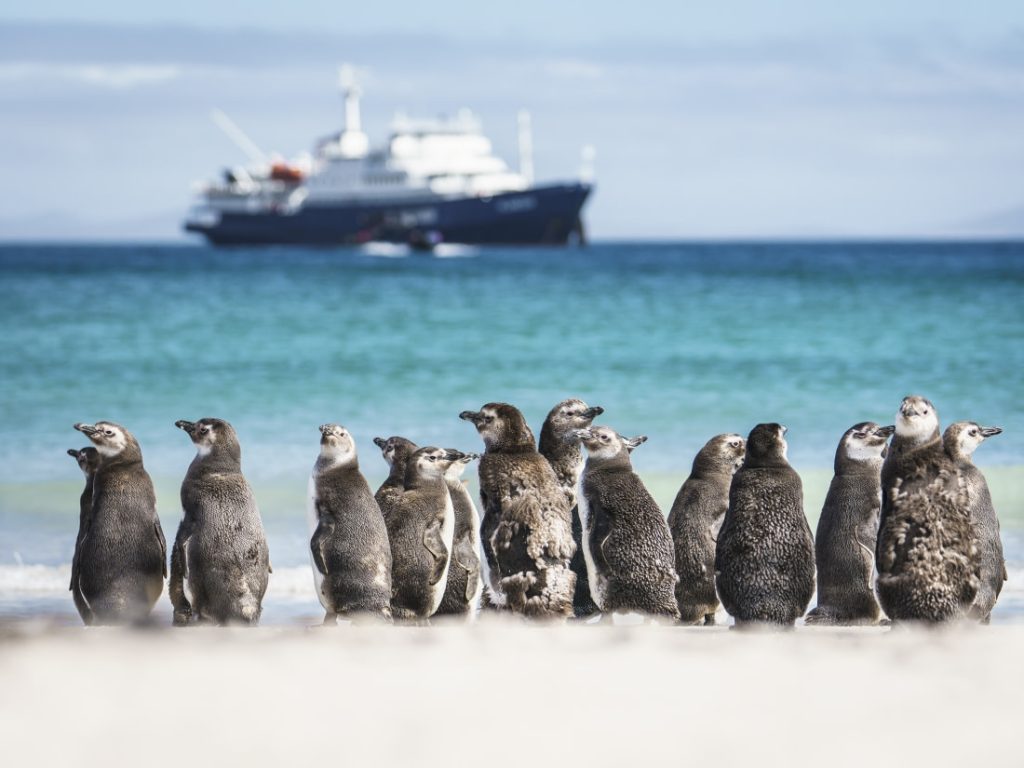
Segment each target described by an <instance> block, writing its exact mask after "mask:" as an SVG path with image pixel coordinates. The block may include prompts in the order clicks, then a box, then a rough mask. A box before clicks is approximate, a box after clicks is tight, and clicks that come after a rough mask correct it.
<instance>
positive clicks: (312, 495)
mask: <svg viewBox="0 0 1024 768" xmlns="http://www.w3.org/2000/svg"><path fill="white" fill-rule="evenodd" d="M316 502H317V493H316V478H315V477H313V476H312V475H311V476H310V478H309V485H308V486H307V487H306V524H307V525H308V527H309V538H310V539H312V538H313V534H314V533H316V529H317V526H319V525H320V520H319V518H318V517H317V514H316ZM309 566H310V568H312V569H313V588H314V589H315V590H316V596H317V599H318V600H319V601H320V605H322V606H323V607H324V610H325V611H328V612H329V613H334V608H333V607H332V606H331V605H330V601H329V600H328V599H327V596H326V595H325V594H324V575H323V574H322V573H320V569H319V568H317V567H316V562H315V561H314V560H313V552H312V550H310V552H309Z"/></svg>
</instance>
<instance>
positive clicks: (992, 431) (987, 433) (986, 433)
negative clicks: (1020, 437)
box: [981, 427, 1003, 437]
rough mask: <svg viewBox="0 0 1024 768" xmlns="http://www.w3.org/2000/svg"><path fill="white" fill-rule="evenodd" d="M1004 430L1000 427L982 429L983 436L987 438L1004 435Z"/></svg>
mask: <svg viewBox="0 0 1024 768" xmlns="http://www.w3.org/2000/svg"><path fill="white" fill-rule="evenodd" d="M1002 432H1003V430H1002V429H1001V428H1000V427H982V428H981V434H983V435H984V436H985V437H992V436H994V435H999V434H1002Z"/></svg>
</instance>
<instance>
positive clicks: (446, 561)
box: [384, 447, 461, 620]
mask: <svg viewBox="0 0 1024 768" xmlns="http://www.w3.org/2000/svg"><path fill="white" fill-rule="evenodd" d="M460 456H461V454H460V455H459V456H456V455H453V454H449V453H448V452H447V451H445V450H443V449H441V448H434V447H426V448H420V449H418V450H417V451H416V452H415V453H413V454H412V456H410V457H409V461H408V466H407V467H406V470H405V490H404V491H403V492H402V496H401V497H400V498H399V499H398V503H397V504H396V505H395V507H394V509H392V510H391V512H390V513H389V514H388V516H387V517H386V518H384V522H385V523H386V524H387V528H388V539H389V540H390V542H391V559H392V571H391V613H392V615H393V616H394V617H395V619H405V620H424V619H427V618H430V617H431V616H432V615H433V614H434V613H435V612H436V611H437V609H438V607H439V606H440V605H441V599H442V598H443V597H444V592H445V588H446V586H447V580H448V568H449V567H450V563H451V551H452V540H453V538H454V535H455V508H454V506H453V505H452V499H451V496H450V495H449V493H448V486H447V485H446V484H445V479H444V475H445V472H446V471H447V470H448V467H449V466H451V464H452V462H453V461H455V460H456V459H457V458H459V457H460Z"/></svg>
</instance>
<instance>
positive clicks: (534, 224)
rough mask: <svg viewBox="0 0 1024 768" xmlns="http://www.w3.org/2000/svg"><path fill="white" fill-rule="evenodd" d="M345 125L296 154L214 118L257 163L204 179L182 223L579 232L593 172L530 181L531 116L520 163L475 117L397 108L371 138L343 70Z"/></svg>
mask: <svg viewBox="0 0 1024 768" xmlns="http://www.w3.org/2000/svg"><path fill="white" fill-rule="evenodd" d="M341 86H342V92H343V94H344V101H345V126H344V129H343V130H341V131H340V132H338V133H336V134H334V135H331V136H328V137H327V138H325V139H322V140H321V141H319V142H318V143H317V145H316V147H315V149H314V152H313V153H312V154H311V155H307V156H306V157H305V158H302V159H300V160H297V161H292V162H285V161H280V160H278V161H266V160H265V158H264V156H263V155H262V153H261V152H260V151H259V150H258V148H256V147H255V145H253V144H252V143H251V142H249V141H248V139H247V137H245V135H244V134H242V133H241V131H240V130H239V129H238V128H237V127H236V126H234V124H232V123H230V121H229V120H228V119H227V118H226V116H223V115H220V122H221V123H222V127H224V128H225V129H226V130H227V131H228V132H229V133H230V134H233V136H234V137H235V138H236V140H238V142H239V144H240V145H241V146H243V148H246V149H247V150H248V153H249V154H250V157H251V158H252V159H253V160H254V161H255V162H254V164H253V165H251V166H249V167H244V168H243V167H239V168H232V169H229V170H226V171H225V172H224V177H223V179H222V180H221V181H217V182H210V183H206V184H204V185H203V186H202V188H201V192H200V200H199V201H198V203H197V204H196V205H194V206H193V208H192V209H191V210H190V211H189V215H188V218H187V219H186V221H185V229H186V230H188V231H190V232H197V233H199V234H202V235H204V236H205V237H206V238H207V239H208V240H209V241H210V242H211V243H214V244H218V245H258V244H266V245H271V244H305V245H339V244H358V243H367V242H371V241H382V242H388V243H402V244H407V245H410V246H412V247H414V248H421V247H422V248H429V247H432V246H433V245H436V244H438V243H442V242H443V243H466V244H485V243H491V244H552V245H564V244H566V243H568V242H570V241H576V242H581V243H582V242H583V241H584V237H585V236H584V229H583V222H582V219H581V216H580V211H581V209H582V207H583V204H584V203H585V202H586V200H587V196H588V195H589V194H590V192H591V190H592V184H591V183H590V180H589V176H590V174H589V173H588V172H586V171H581V178H580V179H579V180H574V181H565V182H555V183H546V184H535V183H534V182H533V169H532V158H531V151H530V144H531V141H530V130H529V116H528V115H526V113H520V115H519V153H520V157H519V160H520V167H519V170H518V171H516V170H513V169H511V168H510V167H509V166H508V165H507V164H506V163H505V161H503V160H502V159H501V158H499V157H497V156H495V155H494V153H493V151H492V148H491V142H490V141H489V140H488V139H487V137H485V136H484V135H483V134H482V132H481V129H480V124H479V122H478V121H477V120H476V118H475V117H474V116H473V115H472V114H471V113H469V112H468V111H465V110H463V111H461V112H460V113H459V114H458V115H457V116H456V117H455V118H453V119H442V120H410V119H407V118H404V117H398V118H396V120H395V122H394V123H393V125H392V132H391V136H390V138H389V139H388V141H387V143H386V144H385V145H384V146H383V147H380V148H377V149H372V150H371V148H370V144H369V140H368V138H367V136H366V134H365V133H363V131H362V129H361V127H360V115H359V96H360V91H359V88H358V86H357V85H356V83H355V80H354V78H353V77H352V74H351V70H350V69H349V68H347V67H343V68H342V73H341Z"/></svg>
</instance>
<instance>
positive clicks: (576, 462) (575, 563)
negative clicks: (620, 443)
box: [539, 398, 604, 618]
mask: <svg viewBox="0 0 1024 768" xmlns="http://www.w3.org/2000/svg"><path fill="white" fill-rule="evenodd" d="M602 413H604V408H601V407H600V406H594V407H593V408H591V407H590V406H588V405H587V404H586V403H585V402H583V401H582V400H577V399H575V398H570V399H569V400H563V401H562V402H560V403H559V404H558V405H556V406H555V407H554V408H552V409H551V412H550V413H548V416H547V418H546V419H545V420H544V425H543V426H542V427H541V430H540V445H539V450H540V453H541V455H542V456H543V457H544V458H545V459H547V460H548V463H549V464H551V468H552V469H553V470H554V471H555V477H556V478H557V479H558V485H559V486H560V487H561V489H562V493H564V494H565V499H566V502H567V503H568V505H569V509H570V511H571V514H572V540H573V541H574V542H575V543H576V554H574V555H573V556H572V560H571V561H570V563H569V566H570V567H571V568H572V572H573V573H575V574H576V591H575V593H574V595H573V599H572V606H573V614H574V615H575V616H576V617H577V618H585V617H587V616H593V615H594V614H595V613H597V612H598V610H599V609H598V607H597V604H596V603H594V599H593V598H592V597H591V595H590V583H589V581H588V580H587V563H586V561H585V560H584V559H583V525H582V524H581V523H580V514H579V510H578V509H577V507H576V490H577V487H578V486H579V482H580V473H581V472H583V451H582V450H581V449H580V442H579V440H578V439H577V438H575V437H574V436H573V435H574V433H575V432H576V431H577V430H580V429H586V428H587V427H589V426H590V425H591V424H592V423H593V421H594V418H595V417H597V416H600V415H601V414H602Z"/></svg>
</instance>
